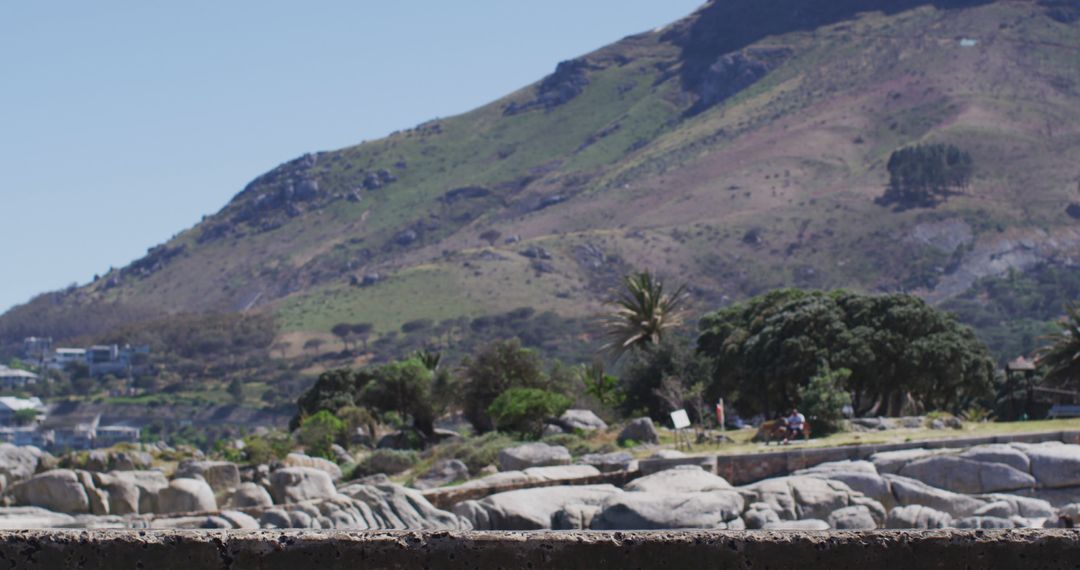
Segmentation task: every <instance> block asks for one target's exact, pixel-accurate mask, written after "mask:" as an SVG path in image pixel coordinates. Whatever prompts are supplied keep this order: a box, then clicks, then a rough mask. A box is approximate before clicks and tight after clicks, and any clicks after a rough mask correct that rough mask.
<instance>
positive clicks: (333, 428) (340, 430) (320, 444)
mask: <svg viewBox="0 0 1080 570" xmlns="http://www.w3.org/2000/svg"><path fill="white" fill-rule="evenodd" d="M344 436H345V422H343V421H341V420H339V419H338V418H337V417H335V416H334V414H332V413H330V412H328V411H326V410H322V411H321V412H319V413H317V414H315V415H313V416H310V417H307V418H304V421H303V422H302V423H301V424H300V429H299V430H298V431H297V433H296V439H297V441H298V442H299V443H300V444H301V445H303V446H304V447H305V450H306V451H307V454H308V455H311V456H314V457H322V458H324V459H330V460H333V459H334V453H333V451H331V449H330V448H331V446H333V445H334V444H335V443H339V442H341V441H343V438H344Z"/></svg>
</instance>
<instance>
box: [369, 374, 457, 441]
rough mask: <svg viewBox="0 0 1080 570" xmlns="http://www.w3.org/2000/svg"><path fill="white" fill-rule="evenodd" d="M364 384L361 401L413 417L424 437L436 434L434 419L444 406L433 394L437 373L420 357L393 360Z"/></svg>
mask: <svg viewBox="0 0 1080 570" xmlns="http://www.w3.org/2000/svg"><path fill="white" fill-rule="evenodd" d="M373 376H374V379H373V380H372V381H371V382H370V383H368V384H367V386H365V387H364V390H363V392H362V393H361V394H360V398H359V401H360V403H362V404H364V405H366V406H368V407H370V408H372V409H375V410H379V411H381V412H395V413H397V414H398V415H399V416H401V417H402V418H406V417H409V418H412V424H413V427H414V428H416V430H417V431H419V432H420V433H421V434H422V435H423V436H424V437H425V438H430V437H431V436H433V435H434V434H435V418H436V416H437V415H438V411H439V410H440V409H441V406H440V405H439V404H438V403H436V401H435V397H434V393H433V392H434V384H435V373H434V372H433V371H431V370H429V369H428V368H427V367H426V366H425V365H424V363H422V362H420V361H419V360H417V359H409V360H404V361H400V362H392V363H390V364H387V365H385V366H381V367H379V368H378V369H376V370H375V371H374V374H373Z"/></svg>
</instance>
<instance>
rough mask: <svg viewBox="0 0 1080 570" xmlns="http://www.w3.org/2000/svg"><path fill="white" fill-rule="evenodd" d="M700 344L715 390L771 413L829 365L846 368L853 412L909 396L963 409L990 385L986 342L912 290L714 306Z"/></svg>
mask: <svg viewBox="0 0 1080 570" xmlns="http://www.w3.org/2000/svg"><path fill="white" fill-rule="evenodd" d="M699 326H700V336H699V338H698V350H699V351H700V352H701V353H703V354H705V355H707V356H709V357H710V358H712V359H713V362H714V369H713V379H712V383H711V385H710V395H711V396H714V397H719V396H723V397H725V398H728V401H734V402H737V405H738V407H739V408H740V410H741V411H743V412H744V413H765V414H766V415H773V414H776V413H778V412H780V411H782V410H783V408H785V407H787V406H790V405H792V404H793V403H795V400H796V399H797V393H798V389H799V387H801V386H805V385H806V384H807V382H808V381H809V380H810V378H811V377H813V376H814V375H815V374H817V373H818V372H819V371H822V370H824V369H832V370H838V369H844V368H846V369H848V370H850V371H851V375H850V377H849V378H848V379H847V381H846V386H844V388H845V389H847V390H848V391H849V392H851V395H852V402H853V405H854V407H855V411H856V413H859V414H867V413H874V414H889V415H892V414H898V413H900V412H901V411H904V410H903V408H904V407H905V403H906V404H912V403H913V404H915V405H917V406H920V407H922V408H924V409H946V410H959V409H961V408H963V407H965V406H967V405H970V404H971V403H972V402H973V401H974V400H976V399H978V398H982V397H985V396H988V395H989V394H990V393H991V392H992V389H993V381H994V362H993V360H992V359H991V358H990V355H989V351H988V350H987V348H986V346H985V345H984V344H983V343H982V342H981V341H979V340H978V338H976V336H975V334H974V333H973V332H972V331H971V329H969V328H968V327H966V326H963V325H960V324H959V323H957V322H956V320H955V319H954V318H953V317H952V315H950V314H948V313H944V312H942V311H939V310H937V309H934V308H933V307H930V306H929V305H927V304H926V303H925V302H923V301H922V300H921V299H919V298H918V297H915V296H912V295H906V294H892V295H862V294H858V293H852V292H848V291H842V290H841V291H832V292H822V291H801V290H797V289H781V290H777V291H773V292H771V293H768V294H766V295H762V296H759V297H755V298H753V299H750V300H749V301H746V302H744V303H740V304H737V305H733V306H731V307H727V308H725V309H722V310H719V311H716V312H714V313H710V314H708V315H706V316H705V317H703V318H702V319H701V322H700V325H699Z"/></svg>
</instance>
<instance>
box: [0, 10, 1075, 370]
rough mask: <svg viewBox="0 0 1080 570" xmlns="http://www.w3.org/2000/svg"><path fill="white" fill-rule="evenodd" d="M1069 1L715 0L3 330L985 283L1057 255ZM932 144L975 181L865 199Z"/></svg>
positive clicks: (457, 314) (251, 194)
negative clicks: (939, 196) (652, 285)
mask: <svg viewBox="0 0 1080 570" xmlns="http://www.w3.org/2000/svg"><path fill="white" fill-rule="evenodd" d="M1078 18H1080V4H1078V3H1077V2H1073V1H1043V2H1036V1H1004V0H1003V1H997V2H991V1H975V0H952V1H947V0H938V1H917V0H892V1H884V0H880V1H858V2H857V1H854V0H802V1H795V0H769V1H764V0H753V1H751V0H728V1H723V0H716V1H714V2H711V3H709V4H707V5H705V6H704V7H702V8H701V9H700V10H699V11H698V12H696V13H695V14H693V15H691V16H689V17H688V18H686V19H685V20H683V21H680V22H677V23H675V24H672V25H670V26H667V27H665V28H662V29H658V30H654V31H652V32H648V33H644V34H639V35H635V36H630V37H627V38H625V39H624V40H622V41H620V42H618V43H616V44H613V45H611V46H609V47H606V48H603V49H601V50H598V51H596V52H594V53H591V54H588V55H586V56H583V57H581V58H579V59H576V60H573V61H569V62H564V63H562V64H560V65H559V66H558V68H557V70H556V71H555V72H554V73H553V74H552V75H550V76H549V77H547V78H545V79H543V80H542V81H540V82H539V83H537V84H535V85H532V86H530V87H528V88H525V89H523V90H521V91H519V92H516V93H513V94H511V95H509V96H507V97H504V98H502V99H500V100H497V101H495V102H493V103H491V104H489V105H486V106H484V107H481V108H479V109H476V110H474V111H471V112H468V113H465V114H463V115H459V116H456V117H451V118H447V119H440V120H437V121H433V122H430V123H426V124H423V125H419V126H417V127H415V128H412V129H408V130H404V131H401V132H398V133H395V134H393V135H391V136H389V137H387V138H385V139H382V140H378V141H372V142H367V143H364V144H360V145H357V146H354V147H350V148H345V149H341V150H337V151H332V152H320V153H316V154H311V155H307V156H304V157H301V158H299V159H296V160H294V161H291V162H289V163H286V164H284V165H282V166H280V167H279V168H277V169H275V170H274V171H271V172H269V173H267V174H264V175H262V176H260V177H259V178H257V179H255V180H254V181H253V182H252V183H251V184H249V185H248V187H246V188H245V189H244V190H243V191H242V192H240V193H239V194H238V195H237V196H236V197H235V198H234V199H233V200H232V202H230V203H229V205H228V206H226V207H225V208H224V209H223V210H222V211H220V212H218V213H216V214H213V215H211V216H208V217H207V218H205V220H204V221H203V222H201V223H200V224H198V225H196V226H195V227H193V228H191V229H189V230H187V231H184V232H182V233H181V234H179V235H178V236H176V238H175V239H173V240H171V241H170V242H168V243H166V244H162V245H160V246H157V247H155V248H154V249H152V250H151V251H150V252H149V253H148V255H147V256H146V257H145V258H143V259H141V260H139V261H137V262H136V263H134V264H132V265H131V266H129V267H126V268H123V269H119V270H115V271H112V272H110V273H108V274H106V275H103V276H101V278H100V279H98V280H96V281H95V282H93V283H91V284H89V285H87V286H85V287H82V288H78V289H73V290H68V291H63V292H57V293H50V294H46V295H43V296H41V297H39V298H37V299H35V300H33V301H31V302H30V303H28V304H26V305H23V306H20V307H17V308H15V309H13V310H11V311H9V312H8V313H7V314H6V315H4V316H3V317H0V342H2V343H3V344H5V345H7V346H9V347H11V346H14V344H15V343H17V342H18V341H20V340H21V338H22V337H23V336H29V335H41V334H47V335H52V336H54V337H58V338H73V337H77V336H84V337H93V336H95V335H97V336H100V335H107V334H108V333H109V332H110V331H114V330H116V329H117V327H119V326H121V325H127V324H130V323H137V322H141V321H150V320H153V319H157V318H160V317H161V316H163V315H168V314H175V313H204V312H254V313H260V314H271V315H273V316H275V317H276V322H277V323H278V326H279V327H280V330H279V331H278V343H277V344H278V345H279V348H281V350H282V352H283V353H285V354H289V353H290V351H291V353H292V354H297V353H299V352H300V351H301V349H302V346H303V344H304V343H305V342H306V341H307V340H309V339H311V338H321V339H325V341H326V343H327V344H329V343H331V342H334V341H333V337H332V336H330V334H329V331H330V328H331V327H332V326H333V325H334V324H335V323H339V322H347V323H358V322H366V323H372V324H373V325H374V334H375V337H378V336H384V337H385V336H386V335H387V334H388V333H391V332H392V331H398V330H399V329H400V327H401V326H402V325H403V324H405V323H409V322H411V321H416V320H417V319H433V320H435V321H441V322H444V323H450V324H447V325H445V326H443V327H442V328H441V329H438V331H439V332H438V333H437V334H440V335H442V334H452V332H453V325H452V323H454V322H458V323H463V322H464V321H460V320H459V319H460V318H461V317H469V318H473V319H475V318H477V317H483V316H485V315H498V314H504V313H506V312H507V311H511V310H513V309H515V308H520V307H532V308H534V309H535V310H536V314H544V313H545V312H550V313H551V314H550V315H548V316H549V317H550V318H555V317H563V318H567V319H573V318H581V317H584V316H587V315H589V314H591V313H593V312H596V311H597V310H599V309H600V307H601V302H602V300H603V299H604V297H605V295H606V292H607V290H608V288H609V287H611V286H612V284H613V283H614V280H615V279H616V278H617V277H618V276H619V275H621V274H622V273H624V272H625V271H627V270H628V269H630V268H651V269H654V270H656V271H659V272H660V273H661V274H663V275H666V276H669V277H671V278H675V279H680V280H684V281H686V282H688V283H689V284H690V285H691V287H692V291H693V292H694V297H695V302H696V303H697V304H698V305H699V306H700V307H701V308H703V309H704V308H712V307H715V306H716V305H718V304H721V303H724V302H727V301H728V300H734V299H739V298H743V297H746V296H748V295H752V294H755V293H758V292H761V291H763V290H765V289H768V288H772V287H778V286H785V285H798V286H803V287H850V288H855V289H859V290H867V291H892V290H910V291H916V292H919V293H920V294H922V295H924V296H926V297H927V298H929V299H931V300H932V301H934V302H936V303H944V302H947V301H949V300H952V299H957V298H960V297H961V296H965V295H966V297H964V298H965V302H964V303H963V305H964V306H966V307H970V306H971V305H972V303H975V304H976V305H977V304H978V303H983V304H986V303H992V302H994V300H993V299H991V298H989V297H986V296H985V295H984V296H981V297H980V296H978V295H974V294H972V293H971V292H972V291H975V289H973V287H976V288H977V287H982V286H985V283H986V281H985V280H986V279H993V278H995V277H1000V276H1004V275H1007V274H1008V273H1009V272H1010V271H1019V272H1021V273H1022V272H1024V271H1027V270H1031V269H1034V268H1040V271H1043V270H1044V269H1045V268H1046V267H1052V268H1058V269H1061V270H1064V271H1070V270H1075V267H1076V266H1075V263H1076V262H1075V261H1074V260H1075V259H1076V254H1077V253H1078V252H1080V220H1078V219H1077V218H1080V206H1073V207H1072V209H1070V205H1072V204H1075V203H1077V202H1080V166H1078V165H1080V66H1078V65H1076V61H1077V58H1078V57H1080V21H1078ZM928 142H932V143H936V142H945V143H950V144H954V145H956V146H958V147H961V148H962V149H964V150H966V151H968V152H969V153H970V154H971V155H972V157H973V159H974V164H975V174H974V178H973V182H972V183H971V185H970V186H969V187H967V188H966V189H965V190H964V191H963V192H962V193H960V194H959V195H955V196H952V197H950V199H948V200H947V201H946V202H944V203H942V204H939V205H938V206H937V207H934V208H915V209H909V210H904V211H898V210H896V209H893V208H889V207H885V206H882V205H879V204H878V203H876V202H875V199H876V198H878V197H879V196H880V195H881V194H882V191H883V189H884V187H885V184H886V177H887V174H886V169H885V164H886V162H887V161H888V159H889V156H890V154H891V153H892V152H893V151H895V150H897V149H899V148H902V147H904V146H907V145H911V144H917V143H928ZM1070 212H1072V215H1070ZM1062 301H1064V298H1063V299H1062ZM988 312H989V313H993V311H988ZM553 316H554V317H553ZM1041 317H1042V315H1040V318H1041ZM992 324H993V323H992ZM417 326H419V325H417ZM995 326H997V325H996V324H995ZM421 328H423V329H424V330H427V329H426V326H422V327H421ZM995 334H996V333H995ZM586 340H587V339H586ZM286 345H287V347H286ZM1008 346H1010V347H1014V346H1015V345H1008Z"/></svg>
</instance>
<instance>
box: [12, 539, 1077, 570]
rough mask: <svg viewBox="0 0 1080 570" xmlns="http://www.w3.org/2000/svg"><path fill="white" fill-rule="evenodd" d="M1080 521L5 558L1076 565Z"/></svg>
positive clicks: (271, 564) (51, 549)
mask: <svg viewBox="0 0 1080 570" xmlns="http://www.w3.org/2000/svg"><path fill="white" fill-rule="evenodd" d="M1078 564H1080V531H1073V530H1038V531H1034V530H1010V531H955V530H950V531H923V532H907V531H892V532H889V531H870V532H765V531H758V532H723V531H717V532H705V531H701V532H695V531H690V532H387V531H383V532H337V531H326V532H318V531H269V530H263V531H250V532H241V531H229V532H226V531H77V530H70V531H68V530H36V531H10V532H0V567H9V568H50V569H52V568H84V569H88V570H90V569H98V568H100V569H110V570H112V569H121V568H145V569H155V570H156V569H161V570H168V569H173V568H176V569H183V570H195V569H199V568H223V569H236V568H266V569H279V568H280V569H287V570H303V569H309V568H312V569H318V570H330V569H336V568H365V569H366V568H431V569H439V568H480V569H484V568H492V569H495V568H566V569H573V568H584V569H588V570H597V569H600V568H671V569H682V568H687V569H689V568H800V569H803V570H811V569H815V568H827V569H829V570H839V569H842V568H873V569H874V570H891V569H894V568H897V569H900V568H903V569H905V570H906V569H912V568H1025V569H1036V568H1076V567H1077V565H1078Z"/></svg>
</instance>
